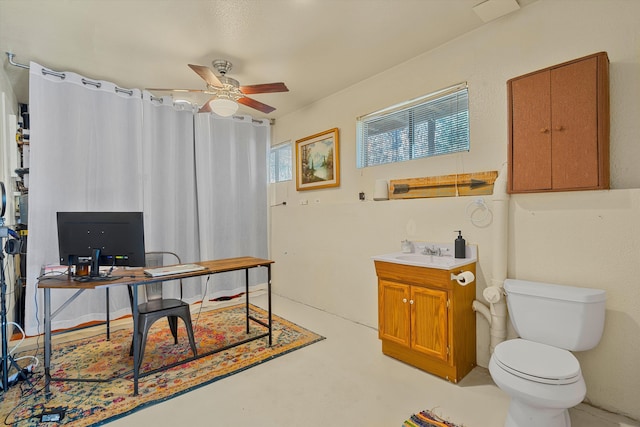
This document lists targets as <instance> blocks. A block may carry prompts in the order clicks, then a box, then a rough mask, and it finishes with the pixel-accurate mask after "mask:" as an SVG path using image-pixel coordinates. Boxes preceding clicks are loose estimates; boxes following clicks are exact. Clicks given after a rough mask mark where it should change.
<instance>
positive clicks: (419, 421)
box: [402, 410, 463, 427]
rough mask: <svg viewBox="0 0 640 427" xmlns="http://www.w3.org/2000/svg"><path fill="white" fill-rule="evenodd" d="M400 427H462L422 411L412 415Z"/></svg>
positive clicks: (429, 412) (430, 412)
mask: <svg viewBox="0 0 640 427" xmlns="http://www.w3.org/2000/svg"><path fill="white" fill-rule="evenodd" d="M402 427H463V426H459V425H458V424H453V423H450V422H449V421H446V420H444V419H442V418H441V417H439V416H438V415H436V414H434V413H433V412H432V411H426V410H425V411H422V412H420V413H418V414H414V415H412V416H411V418H409V419H408V420H407V421H405V422H404V424H402Z"/></svg>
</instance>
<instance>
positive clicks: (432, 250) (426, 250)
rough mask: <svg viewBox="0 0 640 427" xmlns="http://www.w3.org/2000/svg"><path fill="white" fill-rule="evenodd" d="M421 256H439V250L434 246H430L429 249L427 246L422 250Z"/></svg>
mask: <svg viewBox="0 0 640 427" xmlns="http://www.w3.org/2000/svg"><path fill="white" fill-rule="evenodd" d="M422 255H437V256H441V252H440V248H436V247H435V246H431V247H430V248H429V247H427V245H424V248H422Z"/></svg>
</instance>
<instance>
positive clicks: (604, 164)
mask: <svg viewBox="0 0 640 427" xmlns="http://www.w3.org/2000/svg"><path fill="white" fill-rule="evenodd" d="M507 92H508V106H509V107H508V108H509V110H508V113H509V153H508V163H509V179H508V192H509V193H527V192H545V191H569V190H598V189H608V188H609V59H608V57H607V54H606V52H600V53H597V54H593V55H589V56H586V57H584V58H579V59H576V60H573V61H569V62H566V63H563V64H559V65H556V66H553V67H550V68H546V69H544V70H540V71H536V72H533V73H529V74H526V75H524V76H520V77H516V78H513V79H511V80H509V81H508V82H507Z"/></svg>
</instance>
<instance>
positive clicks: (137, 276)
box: [38, 257, 273, 396]
mask: <svg viewBox="0 0 640 427" xmlns="http://www.w3.org/2000/svg"><path fill="white" fill-rule="evenodd" d="M193 264H198V265H201V266H203V267H204V270H199V271H193V272H190V273H181V274H172V275H169V276H162V277H149V276H146V275H145V274H144V272H143V271H142V269H140V270H116V271H115V273H114V274H113V276H114V277H119V278H118V279H116V280H112V281H95V282H76V281H74V280H71V279H70V278H69V277H68V276H66V275H64V276H55V277H46V276H44V277H41V278H40V279H39V281H38V288H40V289H43V290H44V341H45V343H44V345H45V347H44V373H45V392H46V393H47V394H50V389H49V383H50V382H51V381H63V380H66V381H70V380H71V379H63V378H52V377H51V321H52V319H53V318H54V317H55V316H56V315H58V313H60V311H62V310H63V309H64V308H65V307H66V306H67V305H68V304H69V303H71V301H73V300H74V299H75V298H76V297H77V296H78V295H80V294H81V293H82V292H84V291H85V290H88V289H106V288H110V287H115V286H133V287H134V288H137V287H138V286H141V285H148V284H151V283H157V282H164V281H168V280H174V279H185V278H189V277H197V276H206V275H210V274H216V273H224V272H227V271H237V270H245V290H246V294H245V301H246V310H247V312H246V313H247V315H246V317H247V333H249V321H250V320H253V321H254V322H256V323H259V324H260V325H262V326H264V327H266V328H267V329H268V332H265V333H264V334H260V335H257V336H255V337H252V338H247V339H246V340H243V341H240V342H238V343H235V344H232V345H229V346H226V347H222V348H218V349H215V350H213V351H210V352H207V353H203V354H198V355H197V356H193V357H190V358H187V359H184V360H182V361H179V362H176V363H174V364H171V365H167V366H163V367H162V368H160V369H156V370H153V371H149V372H144V373H143V374H141V373H140V372H139V367H138V359H139V358H140V354H139V353H140V350H139V347H140V346H139V343H138V340H139V339H140V338H139V337H138V315H139V313H138V292H137V291H136V289H134V292H133V307H132V314H133V395H134V396H137V395H138V379H139V378H140V377H141V376H146V375H150V374H152V373H154V372H157V371H159V370H161V369H168V368H171V367H174V366H177V365H180V364H183V363H186V362H189V361H191V360H195V359H199V358H201V357H205V356H209V355H211V354H214V353H218V352H220V351H223V350H226V349H228V348H231V347H235V346H238V345H241V344H245V343H247V342H249V341H253V340H257V339H260V338H263V337H269V347H271V344H272V330H271V326H272V321H271V320H272V319H271V264H273V261H271V260H268V259H261V258H254V257H239V258H227V259H220V260H214V261H202V262H196V263H193ZM256 267H266V268H267V294H268V313H269V316H268V322H263V321H261V320H259V319H256V318H254V317H253V316H251V315H250V314H249V269H251V268H256ZM51 289H76V290H77V292H76V293H75V294H74V295H73V296H72V297H71V298H69V300H67V301H66V302H65V303H64V304H62V306H60V308H58V309H57V310H56V311H55V312H54V313H51ZM75 380H76V381H83V380H82V379H79V378H78V379H75ZM85 381H86V380H85Z"/></svg>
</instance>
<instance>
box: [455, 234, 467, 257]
mask: <svg viewBox="0 0 640 427" xmlns="http://www.w3.org/2000/svg"><path fill="white" fill-rule="evenodd" d="M456 231H457V232H458V238H457V239H456V240H455V242H454V243H455V253H456V258H466V253H465V249H466V245H467V242H466V241H465V240H464V239H463V238H462V230H456Z"/></svg>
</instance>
